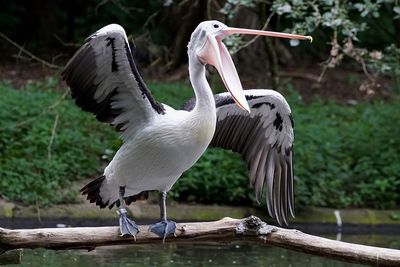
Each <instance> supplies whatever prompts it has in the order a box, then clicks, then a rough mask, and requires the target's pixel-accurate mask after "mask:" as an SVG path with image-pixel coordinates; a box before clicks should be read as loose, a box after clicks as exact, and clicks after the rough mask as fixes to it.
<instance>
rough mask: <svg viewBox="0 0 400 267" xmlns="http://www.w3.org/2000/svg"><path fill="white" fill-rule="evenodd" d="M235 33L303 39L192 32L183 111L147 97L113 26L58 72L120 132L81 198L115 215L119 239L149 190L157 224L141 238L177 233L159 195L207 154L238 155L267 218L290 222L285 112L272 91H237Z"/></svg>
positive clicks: (206, 26) (204, 27)
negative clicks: (189, 90) (209, 68)
mask: <svg viewBox="0 0 400 267" xmlns="http://www.w3.org/2000/svg"><path fill="white" fill-rule="evenodd" d="M234 33H241V34H258V35H266V36H275V37H283V38H296V39H303V40H304V39H309V40H310V39H311V37H309V36H301V35H291V34H285V33H276V32H267V31H256V30H248V29H239V28H230V27H227V26H226V25H224V24H223V23H221V22H218V21H205V22H202V23H200V24H199V26H198V27H197V28H196V29H195V31H194V32H193V34H192V36H191V39H190V42H189V44H188V56H189V75H190V81H191V84H192V86H193V89H194V92H195V99H192V100H189V101H188V102H187V103H185V104H184V106H183V109H182V110H174V109H173V108H171V107H169V106H167V105H166V104H162V103H159V102H157V101H156V100H155V99H154V98H153V97H152V95H151V93H150V91H149V89H148V88H147V86H146V85H145V83H144V82H143V80H142V78H141V77H140V75H139V72H138V70H137V68H136V66H135V63H134V59H133V56H132V50H134V48H131V47H130V46H129V43H128V39H127V36H126V34H125V31H124V29H123V28H122V27H121V26H119V25H116V24H111V25H108V26H106V27H104V28H102V29H100V30H99V31H97V32H95V33H94V34H92V35H91V36H90V37H89V38H88V39H87V40H86V42H85V43H84V44H83V45H82V47H81V48H80V49H79V50H78V51H77V52H76V53H75V55H74V56H73V57H72V58H71V60H70V61H69V62H68V63H67V65H66V67H65V69H64V70H63V72H62V76H63V79H64V80H65V81H66V82H67V84H68V86H69V87H70V88H71V94H72V98H73V99H75V102H76V104H77V105H78V106H80V107H81V108H82V109H83V110H85V111H88V112H91V113H93V114H95V115H96V118H97V119H98V120H99V121H102V122H108V123H110V124H111V125H113V126H114V127H115V128H116V129H117V130H118V131H120V132H121V138H122V140H123V144H122V146H121V148H120V149H119V150H118V151H117V153H116V154H115V156H114V158H113V159H112V161H111V162H110V163H109V164H108V166H107V167H106V168H105V169H104V173H103V175H102V176H100V177H99V178H97V179H95V180H93V181H92V182H90V183H89V184H87V185H86V186H84V187H83V188H82V189H81V192H82V193H83V194H84V195H85V194H86V195H87V199H88V200H89V201H90V202H95V203H96V205H98V206H100V208H104V207H107V206H108V207H109V208H112V207H113V206H114V204H116V205H117V206H118V207H119V209H118V214H119V218H120V219H119V225H120V232H121V235H132V236H135V235H136V234H137V232H138V227H137V225H136V223H135V222H134V221H133V220H130V219H128V218H127V215H126V214H127V211H126V209H125V205H129V204H130V203H131V202H132V201H136V200H137V199H140V198H146V197H147V194H148V193H147V192H148V191H152V190H157V191H159V192H160V214H161V220H160V222H158V223H156V224H153V225H151V226H150V229H149V230H150V231H152V232H153V233H155V234H157V235H158V236H160V237H163V238H164V239H165V237H166V236H169V235H172V234H174V233H175V228H176V224H175V222H173V221H170V220H167V212H166V195H167V192H168V191H169V190H170V189H171V187H172V185H173V184H174V183H175V182H176V180H177V179H178V178H179V177H180V176H181V174H182V173H183V172H184V171H186V170H188V169H189V168H190V167H191V166H192V165H193V164H194V163H195V162H196V161H197V160H198V159H199V158H200V156H201V155H202V154H203V153H204V151H205V150H206V149H207V147H209V146H212V147H222V148H226V149H231V150H233V151H236V152H238V153H240V154H241V155H242V157H243V159H244V160H245V162H246V163H247V166H248V168H249V170H250V184H251V186H254V187H255V191H256V196H257V199H258V200H259V199H260V198H261V196H262V192H263V191H265V193H266V201H267V206H268V212H269V214H270V215H271V216H272V217H274V218H276V220H277V221H278V222H279V224H281V223H282V222H283V223H285V224H287V219H288V217H289V213H290V214H291V215H292V216H294V201H293V168H292V166H293V165H292V143H293V120H292V117H291V111H290V108H289V105H288V104H287V102H286V101H285V99H284V98H283V97H282V95H280V94H279V93H277V92H275V91H272V90H247V91H243V89H242V85H241V83H240V80H239V77H238V74H237V71H236V69H235V66H234V64H233V61H232V59H231V57H230V55H229V52H228V50H227V49H226V47H225V46H224V44H223V43H222V39H223V38H224V37H225V36H226V35H229V34H234ZM206 64H211V65H213V66H214V67H215V68H216V69H217V70H218V72H219V74H220V76H221V78H222V80H223V81H224V84H225V86H226V88H227V89H228V91H229V92H230V94H228V93H223V94H218V95H215V96H214V95H213V94H212V91H211V88H210V86H209V85H208V83H207V80H206V75H205V73H206V70H205V65H206Z"/></svg>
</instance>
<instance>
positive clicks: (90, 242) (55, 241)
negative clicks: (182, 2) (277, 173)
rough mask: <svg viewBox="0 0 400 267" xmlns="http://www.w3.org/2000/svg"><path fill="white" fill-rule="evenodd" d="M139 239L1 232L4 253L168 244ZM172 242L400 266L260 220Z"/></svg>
mask: <svg viewBox="0 0 400 267" xmlns="http://www.w3.org/2000/svg"><path fill="white" fill-rule="evenodd" d="M139 230H140V232H139V233H138V235H137V236H136V239H134V238H133V237H121V236H120V235H119V228H118V227H72V228H43V229H29V230H28V229H21V230H9V229H4V228H0V250H3V251H8V250H12V249H17V248H47V249H57V250H58V249H89V250H92V249H94V248H95V247H98V246H110V245H121V244H125V245H127V244H131V245H135V244H147V243H155V242H162V239H160V238H159V237H158V236H156V235H154V234H153V233H151V232H149V231H148V226H145V225H142V226H139ZM165 241H166V242H191V243H193V242H196V243H198V242H210V241H212V242H224V243H226V242H231V241H253V242H258V243H259V244H260V245H272V246H278V247H283V248H286V249H291V250H295V251H300V252H304V253H308V254H313V255H317V256H323V257H327V258H332V259H337V260H341V261H345V262H351V263H358V264H365V265H370V266H400V250H395V249H387V248H379V247H372V246H364V245H357V244H352V243H346V242H341V241H336V240H330V239H326V238H322V237H318V236H313V235H309V234H305V233H302V232H300V231H298V230H293V229H284V228H280V227H276V226H270V225H268V224H266V223H265V222H263V221H261V220H260V219H259V218H257V217H255V216H250V217H248V218H245V219H232V218H224V219H222V220H219V221H213V222H196V223H178V224H177V230H176V232H175V237H169V238H167V239H166V240H165Z"/></svg>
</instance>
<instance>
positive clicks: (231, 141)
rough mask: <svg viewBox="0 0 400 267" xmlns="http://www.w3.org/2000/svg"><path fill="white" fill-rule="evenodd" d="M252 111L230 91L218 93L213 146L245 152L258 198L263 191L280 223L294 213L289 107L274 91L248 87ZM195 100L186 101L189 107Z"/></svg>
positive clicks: (269, 207) (186, 105)
mask: <svg viewBox="0 0 400 267" xmlns="http://www.w3.org/2000/svg"><path fill="white" fill-rule="evenodd" d="M245 94H246V99H247V101H248V103H249V106H250V108H251V113H250V114H249V113H247V112H246V111H243V110H242V109H240V108H239V107H238V106H237V105H236V104H235V102H234V100H233V99H232V97H231V96H230V94H228V93H222V94H218V95H215V96H214V97H215V102H216V107H217V125H216V130H215V134H214V137H213V139H212V141H211V143H210V147H220V148H225V149H229V150H232V151H235V152H238V153H240V154H241V155H242V158H243V160H244V161H245V162H246V164H247V167H248V169H249V171H250V185H251V186H252V187H254V188H255V192H256V197H257V201H260V199H261V198H262V195H263V192H264V193H265V198H266V202H267V207H268V212H269V214H270V215H271V217H273V218H275V219H276V220H277V221H278V223H279V224H281V223H282V222H283V223H285V224H287V223H288V217H289V214H291V215H292V216H294V194H293V158H292V157H293V151H292V150H293V140H294V136H293V120H292V116H291V111H290V107H289V105H288V104H287V102H286V101H285V99H284V98H283V96H282V95H281V94H279V93H278V92H276V91H273V90H246V91H245ZM194 102H195V101H194V100H190V101H188V102H186V104H185V105H184V107H183V108H184V109H186V110H190V109H191V108H192V107H193V106H194Z"/></svg>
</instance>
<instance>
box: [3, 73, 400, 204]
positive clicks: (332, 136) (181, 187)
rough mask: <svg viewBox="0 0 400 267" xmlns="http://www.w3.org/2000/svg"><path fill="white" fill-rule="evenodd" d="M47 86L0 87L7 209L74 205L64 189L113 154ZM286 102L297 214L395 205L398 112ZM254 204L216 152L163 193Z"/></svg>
mask: <svg viewBox="0 0 400 267" xmlns="http://www.w3.org/2000/svg"><path fill="white" fill-rule="evenodd" d="M54 84H55V81H54V80H51V79H50V80H48V82H47V83H30V84H27V85H26V86H25V87H24V88H22V89H21V90H14V89H12V88H11V86H10V85H9V84H7V83H4V82H3V83H0V90H1V91H0V92H1V98H0V106H1V109H0V192H1V194H2V195H3V196H5V197H7V198H9V199H11V200H15V201H22V202H24V203H28V204H33V203H38V204H40V205H46V204H49V203H63V202H71V201H73V200H74V198H75V197H76V195H77V194H78V192H77V189H72V188H71V187H70V185H71V184H72V182H74V181H80V180H82V179H84V178H89V177H94V176H96V173H100V172H102V170H103V167H104V165H105V164H106V163H107V162H108V161H109V160H110V159H111V157H112V155H113V153H114V152H115V151H116V149H117V148H118V147H119V145H120V140H119V138H118V135H117V133H116V132H115V131H114V129H113V128H112V127H107V125H105V124H102V123H99V122H97V121H96V120H95V119H94V117H93V116H92V115H91V114H88V113H86V112H83V111H81V110H80V109H79V108H78V107H77V106H76V105H75V104H74V103H73V102H72V101H71V100H70V99H69V98H68V97H66V99H62V95H61V94H60V93H58V92H54ZM150 87H151V88H152V91H153V93H154V95H155V97H156V98H157V99H158V100H160V101H162V102H165V103H168V104H170V105H171V106H172V107H175V108H178V107H179V106H180V105H181V104H182V103H183V101H184V100H187V99H188V98H190V97H191V96H192V95H193V93H192V90H191V89H190V88H189V87H188V86H185V85H182V84H153V85H151V86H150ZM288 95H289V96H288V97H287V98H288V102H289V103H290V104H291V106H292V111H293V116H294V120H295V146H294V149H295V153H294V155H295V157H294V160H295V166H294V168H295V176H296V180H295V191H296V203H297V204H298V205H300V206H303V205H311V206H323V207H352V206H357V207H376V208H393V207H395V206H398V205H399V204H400V128H399V127H398V122H399V121H400V118H399V117H400V115H399V113H398V110H399V108H400V103H397V102H394V101H392V102H381V101H375V102H372V103H359V104H357V105H353V106H343V105H338V104H335V103H333V102H323V101H321V100H317V101H315V102H313V103H311V104H309V105H305V104H304V103H303V102H302V101H301V100H299V97H298V95H296V94H295V93H291V94H288ZM56 118H57V119H56ZM55 125H56V127H55ZM53 129H55V130H53ZM52 132H54V133H55V134H54V135H53V134H52ZM52 136H53V137H52ZM51 140H53V141H51ZM103 160H104V161H103ZM253 195H254V193H253V191H252V189H250V188H249V187H248V173H247V170H246V168H245V164H244V163H243V162H242V161H241V160H240V157H239V155H237V154H235V153H233V152H228V151H224V150H222V149H211V150H209V151H207V152H206V153H205V154H204V155H203V157H202V158H201V159H200V160H199V161H198V162H197V164H196V165H195V166H193V168H191V169H190V170H189V171H187V172H186V173H184V174H183V176H182V178H181V179H179V180H178V182H177V183H176V185H175V186H174V187H173V189H172V191H171V196H172V197H173V198H175V199H176V200H180V201H194V202H198V203H209V204H210V203H218V204H235V205H247V204H251V203H252V202H254V198H253Z"/></svg>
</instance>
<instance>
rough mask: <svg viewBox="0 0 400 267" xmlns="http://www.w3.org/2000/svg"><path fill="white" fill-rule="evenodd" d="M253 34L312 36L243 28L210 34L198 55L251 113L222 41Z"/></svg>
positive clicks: (243, 107) (291, 37)
mask: <svg viewBox="0 0 400 267" xmlns="http://www.w3.org/2000/svg"><path fill="white" fill-rule="evenodd" d="M235 33H237V34H252V35H264V36H271V37H280V38H289V39H300V40H310V41H312V37H311V36H303V35H297V34H288V33H280V32H271V31H259V30H250V29H241V28H230V27H226V28H224V29H222V30H220V31H218V32H217V33H215V34H209V35H208V36H207V41H206V43H205V44H204V46H203V48H201V50H200V51H199V52H198V53H197V55H198V57H199V58H200V60H201V61H203V62H205V63H207V64H210V65H213V66H214V67H215V68H216V69H217V71H218V73H219V74H220V75H221V78H222V80H223V82H224V84H225V87H226V88H227V89H228V91H229V92H230V93H231V95H232V97H233V99H234V100H235V102H236V104H237V105H238V106H239V107H240V108H242V109H244V110H246V111H247V112H249V113H250V107H249V105H248V103H247V100H246V97H245V95H244V92H243V88H242V84H241V82H240V80H239V75H238V74H237V71H236V68H235V65H234V64H233V61H232V58H231V56H230V55H229V52H228V49H227V48H226V47H225V45H224V44H223V43H222V39H223V38H224V37H225V36H227V35H231V34H235Z"/></svg>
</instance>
